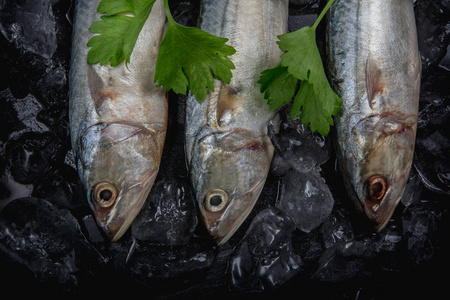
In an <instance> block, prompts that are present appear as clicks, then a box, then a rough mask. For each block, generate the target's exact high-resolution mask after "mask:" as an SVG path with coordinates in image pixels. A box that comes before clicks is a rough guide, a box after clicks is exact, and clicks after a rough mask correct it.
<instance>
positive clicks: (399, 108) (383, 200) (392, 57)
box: [327, 0, 421, 230]
mask: <svg viewBox="0 0 450 300" xmlns="http://www.w3.org/2000/svg"><path fill="white" fill-rule="evenodd" d="M327 40H328V42H327V46H328V67H329V75H330V79H331V82H332V84H333V87H334V89H335V91H336V92H337V94H338V95H339V96H340V97H341V98H342V101H343V105H342V110H341V113H340V114H339V115H338V116H337V118H336V120H335V121H336V133H337V152H338V159H339V163H340V166H341V168H342V171H343V174H344V180H345V181H346V184H347V188H348V191H349V193H350V194H351V197H353V198H354V199H355V201H356V203H357V204H358V206H359V207H360V208H361V209H362V210H363V211H364V212H365V214H366V215H367V217H368V218H369V219H370V220H371V221H373V222H374V225H375V228H376V229H377V230H381V229H383V227H384V226H386V224H387V222H388V221H389V219H390V218H391V216H392V214H393V212H394V210H395V207H396V206H397V204H398V202H399V201H400V199H401V197H402V195H403V192H404V189H405V185H406V182H407V180H408V174H409V171H410V167H411V163H412V159H413V153H414V144H415V138H416V129H417V115H418V105H419V90H420V78H421V61H420V55H419V51H418V45H417V32H416V23H415V18H414V10H413V1H412V0H374V1H365V0H337V1H336V2H335V3H334V4H333V5H332V7H331V9H330V12H329V24H328V34H327Z"/></svg>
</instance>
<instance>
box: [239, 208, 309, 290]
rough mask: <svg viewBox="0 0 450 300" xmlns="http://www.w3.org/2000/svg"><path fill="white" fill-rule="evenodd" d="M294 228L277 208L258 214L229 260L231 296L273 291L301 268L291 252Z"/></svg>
mask: <svg viewBox="0 0 450 300" xmlns="http://www.w3.org/2000/svg"><path fill="white" fill-rule="evenodd" d="M294 229H295V225H294V224H293V223H292V221H291V220H290V219H289V218H288V217H287V216H286V214H285V213H284V212H283V211H281V210H278V209H276V208H268V209H265V210H263V211H261V212H260V213H259V214H258V215H257V216H256V217H255V218H254V219H253V221H252V223H251V224H250V227H249V228H248V230H247V232H246V233H245V236H244V238H243V239H242V241H241V242H240V244H239V245H238V246H237V248H236V250H235V253H234V255H233V256H232V258H231V260H230V265H231V267H230V274H231V284H230V289H231V290H232V292H260V291H264V290H273V289H275V288H277V287H279V286H281V285H282V284H284V283H285V282H287V281H288V280H289V279H290V278H292V277H293V276H294V275H295V274H297V273H298V272H299V271H300V269H301V266H302V261H301V258H300V256H298V255H296V254H295V253H293V251H292V245H291V244H292V241H291V236H292V231H293V230H294Z"/></svg>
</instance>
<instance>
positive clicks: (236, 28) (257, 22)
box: [185, 0, 289, 246]
mask: <svg viewBox="0 0 450 300" xmlns="http://www.w3.org/2000/svg"><path fill="white" fill-rule="evenodd" d="M288 2H289V1H287V0H246V1H238V0H205V1H202V3H201V9H200V21H201V22H200V28H201V29H202V30H204V31H206V32H208V33H210V34H213V35H216V36H221V37H224V38H227V39H228V42H227V44H228V45H230V46H232V47H234V48H235V49H236V51H237V52H236V53H235V54H234V55H232V56H230V57H229V58H230V60H231V61H232V62H233V64H234V66H235V69H232V75H233V77H232V78H231V81H230V83H228V84H227V83H224V82H222V81H219V80H215V82H214V91H209V93H208V95H207V97H206V99H205V100H204V101H203V102H202V104H200V103H198V102H197V101H196V99H195V97H194V96H192V95H188V97H187V98H186V115H185V152H186V158H187V164H188V169H189V174H190V179H191V183H192V186H193V188H194V191H195V197H196V201H197V204H198V207H199V211H200V214H201V219H202V220H203V223H204V225H205V227H206V229H207V231H208V232H209V233H210V235H211V236H212V237H213V238H214V240H215V241H216V243H217V244H218V245H219V246H221V245H223V244H224V243H226V242H227V241H228V240H229V239H230V237H231V236H233V234H234V233H235V232H236V230H237V229H238V228H239V227H240V226H241V224H242V223H243V222H244V221H245V220H246V218H247V216H248V215H249V213H250V212H251V211H252V209H253V207H254V205H255V203H256V201H257V199H258V198H259V195H260V194H261V191H262V189H263V186H264V184H265V181H266V178H267V176H268V172H269V168H270V164H271V161H272V157H273V152H274V148H273V145H272V143H271V141H270V138H269V137H268V135H267V131H268V129H267V128H268V125H269V122H271V120H272V119H273V118H274V116H275V114H276V112H274V111H271V110H270V109H269V107H268V105H267V103H266V101H265V100H264V97H263V95H262V94H261V92H260V87H259V84H257V81H258V78H259V76H260V73H261V72H262V71H263V70H265V69H267V68H269V67H273V66H275V65H276V64H277V63H279V62H280V60H281V59H280V55H281V54H282V53H281V51H280V50H279V48H278V45H277V44H276V41H277V36H278V35H281V34H283V33H286V32H287V20H288Z"/></svg>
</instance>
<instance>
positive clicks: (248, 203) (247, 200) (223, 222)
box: [201, 179, 265, 246]
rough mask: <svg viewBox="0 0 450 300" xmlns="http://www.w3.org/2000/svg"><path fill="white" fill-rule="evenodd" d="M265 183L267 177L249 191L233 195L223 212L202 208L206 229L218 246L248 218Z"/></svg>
mask: <svg viewBox="0 0 450 300" xmlns="http://www.w3.org/2000/svg"><path fill="white" fill-rule="evenodd" d="M264 183H265V179H263V180H259V181H258V182H257V183H256V184H255V185H253V187H251V188H250V189H249V190H248V191H247V192H245V193H243V194H241V195H239V196H237V197H236V196H235V197H232V199H231V201H230V203H229V205H228V206H227V207H226V208H224V210H223V211H221V212H216V213H211V212H209V211H206V210H205V209H204V208H202V209H201V213H202V216H203V222H204V223H205V226H206V229H207V230H208V232H209V233H210V234H211V235H212V236H213V238H214V240H215V241H216V243H217V245H218V246H222V245H223V244H225V243H226V242H227V241H228V240H229V239H230V238H231V237H232V236H233V234H234V233H235V232H236V231H237V230H238V229H239V227H240V226H241V225H242V223H243V222H244V221H245V220H246V218H247V216H248V215H249V214H250V212H251V211H252V209H253V207H254V205H255V203H256V201H257V200H258V198H259V195H260V194H261V191H262V188H263V186H264Z"/></svg>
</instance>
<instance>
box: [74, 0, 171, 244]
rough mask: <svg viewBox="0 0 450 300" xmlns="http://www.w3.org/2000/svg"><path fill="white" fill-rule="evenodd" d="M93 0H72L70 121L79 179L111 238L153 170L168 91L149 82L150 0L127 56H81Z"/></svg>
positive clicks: (152, 52)
mask: <svg viewBox="0 0 450 300" xmlns="http://www.w3.org/2000/svg"><path fill="white" fill-rule="evenodd" d="M99 2H100V0H94V1H93V0H79V1H76V6H75V14H74V27H73V37H72V54H71V66H70V72H69V122H70V135H71V144H72V150H73V153H74V157H75V161H76V166H77V170H78V175H79V178H80V181H81V182H82V184H83V186H84V189H85V192H86V198H87V201H88V203H89V206H90V208H91V209H92V211H93V213H94V215H95V219H96V221H97V224H98V225H99V227H100V228H101V229H102V230H103V231H104V233H105V234H106V236H107V237H108V238H109V239H111V241H112V242H116V241H117V240H118V239H120V238H121V237H122V236H123V234H124V233H125V232H126V231H127V229H128V228H129V226H130V225H131V223H132V221H133V220H134V218H135V217H136V215H137V214H138V213H139V211H140V209H141V208H142V206H143V204H144V203H145V200H146V198H147V196H148V194H149V192H150V190H151V188H152V185H153V183H154V181H155V177H156V175H157V173H158V170H159V166H160V162H161V155H162V150H163V146H164V141H165V136H166V131H167V118H168V98H167V93H166V92H165V91H164V89H162V88H157V87H156V85H155V84H154V83H153V77H154V73H155V65H156V59H157V56H158V50H159V45H160V44H161V41H162V38H163V34H164V26H165V22H166V16H165V13H164V7H163V0H157V1H156V2H155V4H154V6H153V9H152V11H151V13H150V15H149V18H148V19H147V21H146V23H145V24H144V26H143V28H142V31H141V32H140V34H139V36H138V39H137V41H136V45H135V47H134V50H133V52H132V54H131V58H130V62H129V63H128V64H125V63H124V62H122V63H121V64H119V65H118V66H115V67H111V66H110V65H109V64H106V65H104V66H101V65H99V64H92V65H91V64H88V63H87V54H88V51H89V47H87V45H86V44H87V42H88V40H89V39H90V38H91V37H93V36H94V35H93V34H92V33H90V32H89V27H90V26H91V25H92V22H93V21H97V20H100V14H99V13H98V12H97V7H98V5H99Z"/></svg>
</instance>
